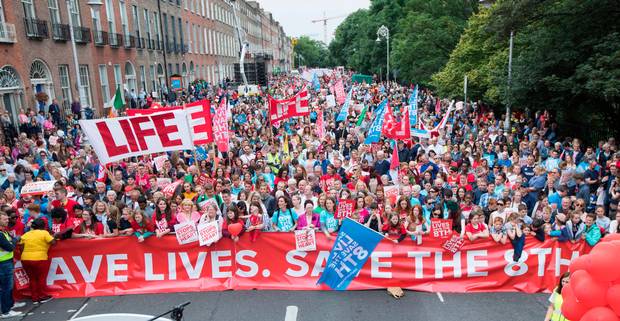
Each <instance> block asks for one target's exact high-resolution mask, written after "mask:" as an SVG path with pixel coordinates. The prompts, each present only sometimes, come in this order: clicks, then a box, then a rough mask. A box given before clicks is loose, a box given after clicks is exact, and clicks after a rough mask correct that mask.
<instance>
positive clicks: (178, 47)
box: [174, 43, 182, 54]
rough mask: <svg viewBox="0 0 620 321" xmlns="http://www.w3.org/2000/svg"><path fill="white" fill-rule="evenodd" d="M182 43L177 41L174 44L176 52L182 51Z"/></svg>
mask: <svg viewBox="0 0 620 321" xmlns="http://www.w3.org/2000/svg"><path fill="white" fill-rule="evenodd" d="M181 47H182V46H181V44H180V43H175V44H174V53H176V54H179V53H181Z"/></svg>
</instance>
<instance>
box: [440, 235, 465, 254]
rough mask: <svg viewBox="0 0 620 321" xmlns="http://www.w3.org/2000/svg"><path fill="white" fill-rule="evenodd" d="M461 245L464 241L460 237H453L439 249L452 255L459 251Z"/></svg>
mask: <svg viewBox="0 0 620 321" xmlns="http://www.w3.org/2000/svg"><path fill="white" fill-rule="evenodd" d="M463 244H465V239H463V238H462V237H460V236H453V237H452V238H450V239H448V240H446V241H445V242H444V243H443V244H442V245H441V247H442V248H444V249H445V250H448V251H450V252H452V253H453V254H454V253H456V252H458V251H460V250H461V248H462V247H463Z"/></svg>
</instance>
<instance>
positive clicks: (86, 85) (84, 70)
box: [80, 65, 92, 106]
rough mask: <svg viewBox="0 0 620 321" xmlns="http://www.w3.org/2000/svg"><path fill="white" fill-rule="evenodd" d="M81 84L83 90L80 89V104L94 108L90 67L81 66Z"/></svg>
mask: <svg viewBox="0 0 620 321" xmlns="http://www.w3.org/2000/svg"><path fill="white" fill-rule="evenodd" d="M80 82H81V83H82V88H80V89H81V90H80V103H81V104H82V106H92V98H91V95H90V75H89V72H88V65H80Z"/></svg>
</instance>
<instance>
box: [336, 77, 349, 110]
mask: <svg viewBox="0 0 620 321" xmlns="http://www.w3.org/2000/svg"><path fill="white" fill-rule="evenodd" d="M334 90H335V91H336V102H337V103H338V105H342V104H344V102H345V100H347V94H345V92H344V84H343V83H342V79H339V80H338V81H336V84H335V85H334Z"/></svg>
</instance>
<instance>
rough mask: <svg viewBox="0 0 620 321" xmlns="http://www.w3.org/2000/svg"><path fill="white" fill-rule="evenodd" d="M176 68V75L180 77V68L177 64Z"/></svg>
mask: <svg viewBox="0 0 620 321" xmlns="http://www.w3.org/2000/svg"><path fill="white" fill-rule="evenodd" d="M176 67H177V75H180V74H181V67H180V65H179V64H177V65H176Z"/></svg>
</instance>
